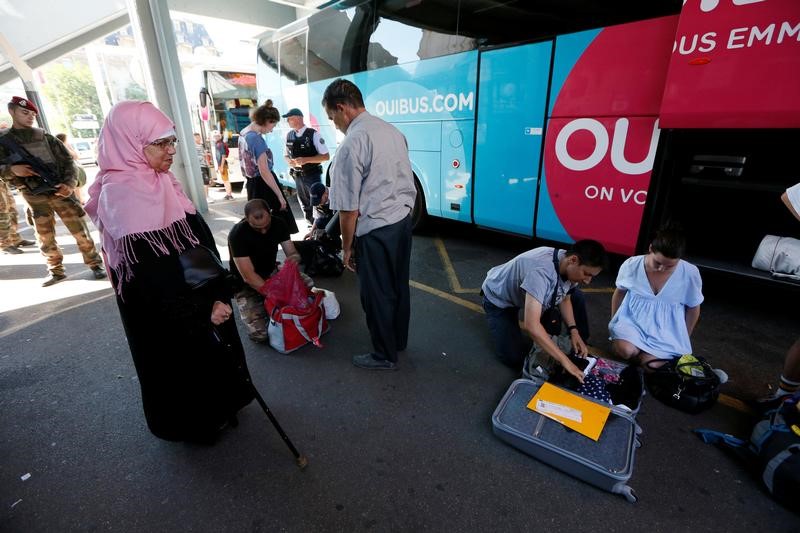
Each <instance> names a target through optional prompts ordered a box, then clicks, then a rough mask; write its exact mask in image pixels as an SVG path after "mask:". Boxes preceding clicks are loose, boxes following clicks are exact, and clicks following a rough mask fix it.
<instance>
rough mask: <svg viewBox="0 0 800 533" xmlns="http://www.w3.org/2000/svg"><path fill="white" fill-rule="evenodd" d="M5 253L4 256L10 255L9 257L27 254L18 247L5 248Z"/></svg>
mask: <svg viewBox="0 0 800 533" xmlns="http://www.w3.org/2000/svg"><path fill="white" fill-rule="evenodd" d="M3 253H4V254H9V255H19V254H22V253H25V252H23V251H22V250H20V249H19V248H17V247H16V246H4V247H3Z"/></svg>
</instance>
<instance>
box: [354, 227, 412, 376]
mask: <svg viewBox="0 0 800 533" xmlns="http://www.w3.org/2000/svg"><path fill="white" fill-rule="evenodd" d="M356 261H357V265H358V266H357V272H358V284H359V289H360V292H361V306H362V307H363V308H364V313H365V314H366V315H367V328H369V335H370V338H371V339H372V348H373V353H375V355H376V356H377V357H379V358H383V359H387V360H389V361H392V362H393V363H394V362H396V361H397V352H398V351H402V350H405V348H406V344H407V343H408V322H409V319H410V318H411V294H410V291H409V288H408V277H409V266H410V263H411V215H409V216H407V217H406V218H404V219H403V220H401V221H400V222H396V223H394V224H390V225H388V226H383V227H381V228H378V229H375V230H372V231H370V232H369V233H367V234H366V235H361V236H360V237H358V239H357V240H356Z"/></svg>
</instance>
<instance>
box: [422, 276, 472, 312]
mask: <svg viewBox="0 0 800 533" xmlns="http://www.w3.org/2000/svg"><path fill="white" fill-rule="evenodd" d="M408 284H409V285H410V286H412V287H414V288H415V289H419V290H421V291H425V292H427V293H430V294H433V295H434V296H438V297H439V298H443V299H445V300H447V301H450V302H453V303H454V304H458V305H460V306H462V307H466V308H467V309H470V310H472V311H475V312H476V313H483V312H484V311H483V307H481V306H480V305H478V304H476V303H472V302H470V301H468V300H465V299H463V298H459V297H458V296H453V295H452V294H450V293H449V292H444V291H440V290H439V289H434V288H433V287H429V286H428V285H424V284H422V283H419V282H417V281H413V280H409V282H408Z"/></svg>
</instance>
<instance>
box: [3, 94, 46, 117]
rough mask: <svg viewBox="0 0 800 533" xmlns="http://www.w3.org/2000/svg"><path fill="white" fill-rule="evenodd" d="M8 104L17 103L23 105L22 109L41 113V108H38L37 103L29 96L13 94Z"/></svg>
mask: <svg viewBox="0 0 800 533" xmlns="http://www.w3.org/2000/svg"><path fill="white" fill-rule="evenodd" d="M8 105H16V106H19V107H21V108H22V109H28V110H30V111H33V112H34V113H36V114H37V115H38V114H39V110H38V109H37V108H36V105H35V104H34V103H33V102H31V101H30V100H28V99H27V98H21V97H19V96H12V97H11V101H10V102H9V103H8Z"/></svg>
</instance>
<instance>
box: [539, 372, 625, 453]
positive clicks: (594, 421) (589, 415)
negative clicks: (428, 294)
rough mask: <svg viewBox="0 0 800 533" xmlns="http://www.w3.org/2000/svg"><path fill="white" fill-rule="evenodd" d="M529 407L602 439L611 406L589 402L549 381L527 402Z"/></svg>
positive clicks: (587, 434)
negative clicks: (601, 435)
mask: <svg viewBox="0 0 800 533" xmlns="http://www.w3.org/2000/svg"><path fill="white" fill-rule="evenodd" d="M528 409H530V410H532V411H536V412H537V413H539V414H541V415H543V416H546V417H547V418H550V419H552V420H555V421H556V422H558V423H560V424H564V425H565V426H567V427H568V428H570V429H574V430H575V431H577V432H578V433H580V434H581V435H585V436H587V437H589V438H590V439H592V440H595V441H596V440H597V439H599V438H600V434H601V433H602V432H603V427H605V425H606V420H608V415H609V413H610V412H611V408H609V407H604V406H602V405H599V404H597V403H595V402H592V401H589V400H587V399H585V398H583V397H581V396H579V395H577V394H574V393H572V392H569V391H567V390H564V389H562V388H560V387H556V386H555V385H551V384H550V383H544V384H543V385H542V387H541V388H540V389H539V391H538V392H537V393H536V394H535V395H534V396H533V398H531V401H530V402H528Z"/></svg>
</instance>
